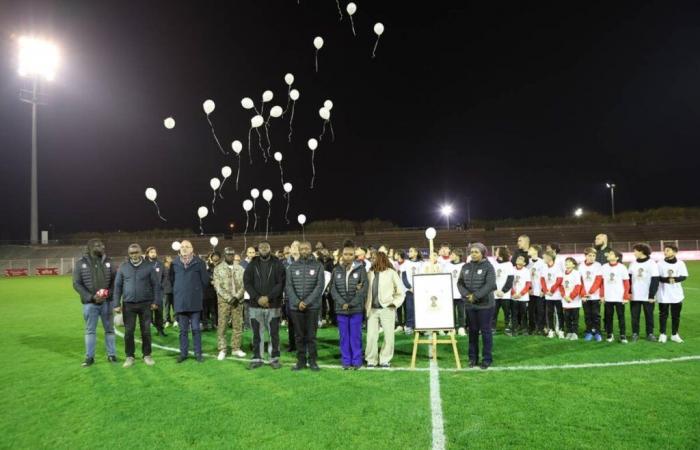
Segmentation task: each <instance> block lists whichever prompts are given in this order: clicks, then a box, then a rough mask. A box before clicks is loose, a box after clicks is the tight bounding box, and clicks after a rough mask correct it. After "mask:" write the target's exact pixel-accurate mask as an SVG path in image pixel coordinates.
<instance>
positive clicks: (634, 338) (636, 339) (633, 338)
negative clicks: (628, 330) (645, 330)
mask: <svg viewBox="0 0 700 450" xmlns="http://www.w3.org/2000/svg"><path fill="white" fill-rule="evenodd" d="M638 340H639V335H638V334H637V333H634V334H632V342H637V341H638Z"/></svg>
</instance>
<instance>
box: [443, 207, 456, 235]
mask: <svg viewBox="0 0 700 450" xmlns="http://www.w3.org/2000/svg"><path fill="white" fill-rule="evenodd" d="M453 212H454V209H453V208H452V205H443V206H442V207H441V208H440V213H441V214H442V215H443V216H445V218H446V219H447V229H448V230H449V229H450V216H451V215H452V213H453Z"/></svg>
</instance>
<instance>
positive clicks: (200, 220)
mask: <svg viewBox="0 0 700 450" xmlns="http://www.w3.org/2000/svg"><path fill="white" fill-rule="evenodd" d="M199 234H200V236H203V235H204V228H202V218H201V217H200V218H199Z"/></svg>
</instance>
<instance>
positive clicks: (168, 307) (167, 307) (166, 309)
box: [163, 294, 175, 322]
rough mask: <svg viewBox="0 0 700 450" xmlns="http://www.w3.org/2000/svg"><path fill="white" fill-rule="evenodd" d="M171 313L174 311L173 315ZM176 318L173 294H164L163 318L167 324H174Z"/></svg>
mask: <svg viewBox="0 0 700 450" xmlns="http://www.w3.org/2000/svg"><path fill="white" fill-rule="evenodd" d="M170 311H172V315H171V314H170ZM174 316H175V305H174V304H173V294H163V318H164V319H165V321H166V322H172V321H173V317H174Z"/></svg>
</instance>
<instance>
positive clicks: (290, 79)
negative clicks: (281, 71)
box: [284, 73, 294, 86]
mask: <svg viewBox="0 0 700 450" xmlns="http://www.w3.org/2000/svg"><path fill="white" fill-rule="evenodd" d="M284 82H285V83H287V84H288V85H289V86H291V85H292V83H294V75H292V74H291V73H288V74H287V75H285V76H284Z"/></svg>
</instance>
